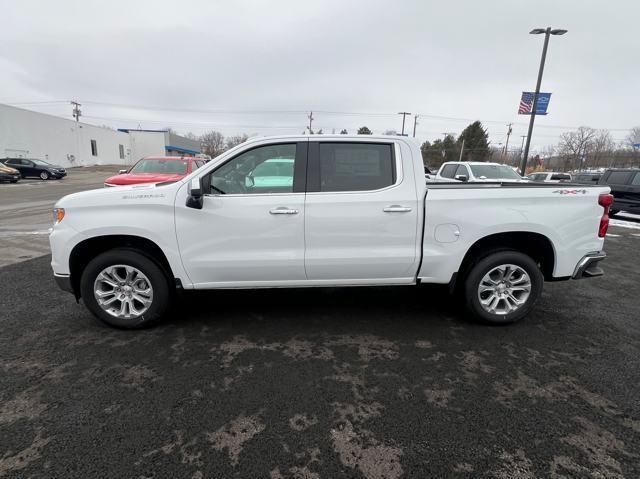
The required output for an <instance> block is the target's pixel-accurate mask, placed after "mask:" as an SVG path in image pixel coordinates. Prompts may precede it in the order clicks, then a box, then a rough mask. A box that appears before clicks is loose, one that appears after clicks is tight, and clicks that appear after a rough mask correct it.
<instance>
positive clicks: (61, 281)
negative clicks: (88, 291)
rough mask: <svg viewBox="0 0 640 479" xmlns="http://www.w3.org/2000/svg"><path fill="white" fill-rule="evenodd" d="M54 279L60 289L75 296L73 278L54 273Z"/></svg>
mask: <svg viewBox="0 0 640 479" xmlns="http://www.w3.org/2000/svg"><path fill="white" fill-rule="evenodd" d="M53 279H54V280H55V282H56V284H57V285H58V288H60V289H61V290H62V291H66V292H67V293H71V294H74V295H75V291H74V290H73V285H72V284H71V276H68V275H59V274H55V273H54V275H53Z"/></svg>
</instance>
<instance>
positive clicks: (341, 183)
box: [320, 142, 396, 191]
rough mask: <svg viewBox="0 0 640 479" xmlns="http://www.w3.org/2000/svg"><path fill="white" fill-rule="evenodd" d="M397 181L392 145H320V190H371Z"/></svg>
mask: <svg viewBox="0 0 640 479" xmlns="http://www.w3.org/2000/svg"><path fill="white" fill-rule="evenodd" d="M395 182H396V172H395V162H394V159H393V154H392V145H390V144H377V143H376V144H374V143H324V142H322V143H320V191H371V190H379V189H381V188H386V187H387V186H391V185H393V184H394V183H395Z"/></svg>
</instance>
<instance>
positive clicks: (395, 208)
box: [382, 205, 411, 213]
mask: <svg viewBox="0 0 640 479" xmlns="http://www.w3.org/2000/svg"><path fill="white" fill-rule="evenodd" d="M382 211H384V212H385V213H407V212H409V211H411V208H409V207H408V206H402V205H389V206H386V207H385V208H383V209H382Z"/></svg>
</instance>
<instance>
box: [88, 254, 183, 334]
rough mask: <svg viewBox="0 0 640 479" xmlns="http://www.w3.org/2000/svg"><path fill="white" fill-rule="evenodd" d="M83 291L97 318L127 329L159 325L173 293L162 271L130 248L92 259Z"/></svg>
mask: <svg viewBox="0 0 640 479" xmlns="http://www.w3.org/2000/svg"><path fill="white" fill-rule="evenodd" d="M80 290H81V293H82V299H83V301H84V303H85V304H86V306H87V308H88V309H89V310H90V311H91V312H92V313H93V314H94V316H96V317H97V318H98V319H100V320H101V321H102V322H104V323H107V324H108V325H110V326H114V327H117V328H125V329H134V328H143V327H146V326H150V325H152V324H154V323H156V322H158V321H159V320H160V319H161V318H162V316H163V315H164V314H165V312H166V311H167V309H168V307H169V304H170V296H171V293H172V290H171V287H170V283H169V279H168V277H167V275H166V274H165V273H164V271H163V270H162V268H161V267H160V266H159V265H158V264H156V263H155V262H154V261H153V260H151V259H150V258H148V257H146V256H144V255H143V254H141V253H139V252H137V251H135V250H130V249H114V250H111V251H107V252H106V253H102V254H101V255H99V256H97V257H96V258H94V259H93V260H91V262H89V264H88V265H87V267H86V268H85V270H84V271H83V273H82V277H81V280H80Z"/></svg>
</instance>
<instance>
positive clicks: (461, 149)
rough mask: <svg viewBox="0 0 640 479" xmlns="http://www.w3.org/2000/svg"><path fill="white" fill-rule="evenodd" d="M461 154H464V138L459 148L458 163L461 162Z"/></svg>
mask: <svg viewBox="0 0 640 479" xmlns="http://www.w3.org/2000/svg"><path fill="white" fill-rule="evenodd" d="M462 153H464V138H463V139H462V147H461V148H460V159H459V160H458V161H462Z"/></svg>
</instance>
